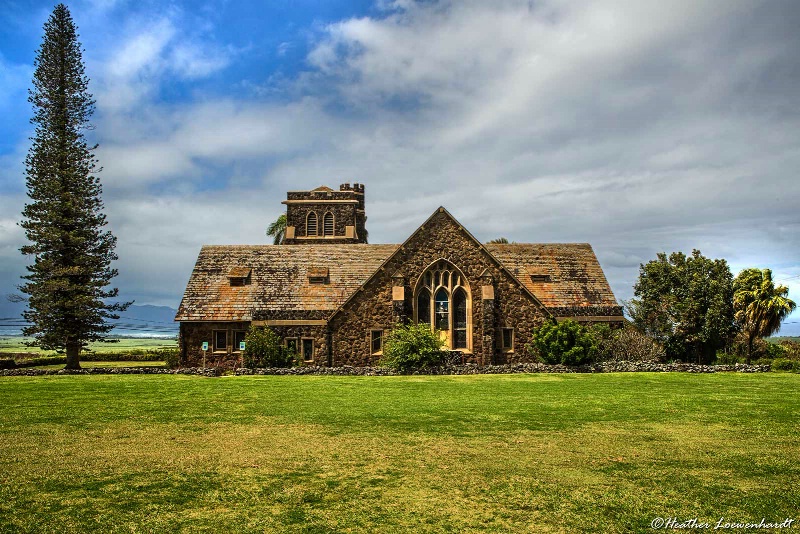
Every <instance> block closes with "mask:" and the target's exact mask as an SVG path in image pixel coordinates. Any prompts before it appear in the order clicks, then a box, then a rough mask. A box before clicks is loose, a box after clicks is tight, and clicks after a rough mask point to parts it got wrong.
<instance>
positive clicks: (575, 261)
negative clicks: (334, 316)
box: [175, 243, 617, 321]
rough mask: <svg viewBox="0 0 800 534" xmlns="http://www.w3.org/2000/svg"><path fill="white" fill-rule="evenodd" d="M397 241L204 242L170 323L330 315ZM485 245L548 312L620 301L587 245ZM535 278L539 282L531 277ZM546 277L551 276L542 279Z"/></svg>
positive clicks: (387, 254) (605, 305)
mask: <svg viewBox="0 0 800 534" xmlns="http://www.w3.org/2000/svg"><path fill="white" fill-rule="evenodd" d="M398 246H399V245H366V244H345V245H332V244H320V245H303V246H288V245H259V246H244V245H229V246H204V247H203V248H202V249H201V250H200V255H199V256H198V258H197V263H196V265H195V267H194V270H193V271H192V275H191V278H190V279H189V283H188V285H187V287H186V292H185V294H184V296H183V300H182V301H181V304H180V306H179V308H178V313H177V316H176V317H175V320H176V321H250V320H252V319H253V312H254V311H256V310H257V311H330V312H333V311H334V310H336V309H337V308H338V307H339V306H340V305H342V304H343V303H344V302H345V301H346V300H347V299H348V297H350V296H351V295H352V294H353V292H355V291H356V290H357V289H358V288H359V287H360V286H361V285H362V284H363V283H364V282H366V281H367V280H368V279H369V277H370V276H371V275H372V274H373V273H374V272H375V271H376V270H377V269H378V267H380V265H381V264H382V263H383V261H384V260H386V259H387V258H388V257H389V256H390V255H391V254H392V253H393V252H394V251H395V250H397V248H398ZM486 248H487V249H488V250H489V252H490V253H491V254H492V255H494V256H495V257H496V258H497V259H498V260H499V261H500V262H502V263H503V264H504V265H505V266H506V267H507V268H508V269H509V270H510V271H511V272H512V273H513V274H514V275H515V276H516V278H517V279H518V280H519V281H520V282H521V283H523V284H524V285H525V287H526V288H527V289H528V290H530V291H531V293H533V294H534V295H535V296H536V297H537V298H538V299H539V300H540V301H541V302H542V304H544V305H545V306H546V307H547V308H548V309H553V310H556V309H558V310H561V311H563V310H567V309H575V308H588V307H592V308H601V307H603V308H605V307H616V306H617V302H616V300H615V298H614V294H613V293H612V292H611V288H610V287H609V285H608V281H607V280H606V277H605V275H604V274H603V270H602V268H601V267H600V264H599V262H598V261H597V257H596V256H595V254H594V251H593V250H592V247H591V246H590V245H589V244H586V243H570V244H560V243H548V244H533V243H531V244H488V245H486ZM248 271H249V273H250V278H249V283H248V284H245V285H241V286H232V285H231V283H230V276H231V273H237V274H239V273H245V272H248ZM320 272H327V278H326V279H325V283H311V282H310V280H309V277H311V278H314V277H320V274H319V273H320ZM535 275H538V277H537V279H538V280H539V281H534V279H533V278H532V276H535ZM545 275H546V276H549V280H548V281H542V279H544V278H545ZM244 276H246V275H244Z"/></svg>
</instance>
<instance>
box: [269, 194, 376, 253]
mask: <svg viewBox="0 0 800 534" xmlns="http://www.w3.org/2000/svg"><path fill="white" fill-rule="evenodd" d="M283 204H286V237H285V238H284V241H283V242H284V244H285V245H305V244H322V243H329V244H343V243H366V242H367V229H366V221H367V216H366V214H365V211H364V184H358V183H354V184H353V185H352V186H351V185H350V184H342V185H340V186H339V190H338V191H334V190H333V189H331V188H330V187H327V186H324V185H323V186H320V187H317V188H316V189H312V190H311V191H289V192H288V193H286V200H284V201H283Z"/></svg>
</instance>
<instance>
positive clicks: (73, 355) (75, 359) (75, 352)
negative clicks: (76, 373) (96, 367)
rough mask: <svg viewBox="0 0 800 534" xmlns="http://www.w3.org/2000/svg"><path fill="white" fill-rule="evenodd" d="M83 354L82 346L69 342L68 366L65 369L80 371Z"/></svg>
mask: <svg viewBox="0 0 800 534" xmlns="http://www.w3.org/2000/svg"><path fill="white" fill-rule="evenodd" d="M80 353H81V344H80V343H76V342H74V341H68V342H67V365H66V366H65V367H64V369H80V368H81V363H80V361H79V355H80Z"/></svg>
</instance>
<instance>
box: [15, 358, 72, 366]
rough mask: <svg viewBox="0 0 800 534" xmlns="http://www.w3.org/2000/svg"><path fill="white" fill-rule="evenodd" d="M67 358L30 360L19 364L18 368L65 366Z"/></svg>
mask: <svg viewBox="0 0 800 534" xmlns="http://www.w3.org/2000/svg"><path fill="white" fill-rule="evenodd" d="M66 363H67V357H66V356H43V357H41V358H30V359H27V360H23V361H18V362H17V367H38V366H39V365H65V364H66Z"/></svg>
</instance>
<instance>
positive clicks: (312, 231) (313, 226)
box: [306, 211, 317, 236]
mask: <svg viewBox="0 0 800 534" xmlns="http://www.w3.org/2000/svg"><path fill="white" fill-rule="evenodd" d="M306 235H307V236H315V235H317V213H316V212H314V211H312V212H309V214H308V215H307V216H306Z"/></svg>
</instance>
